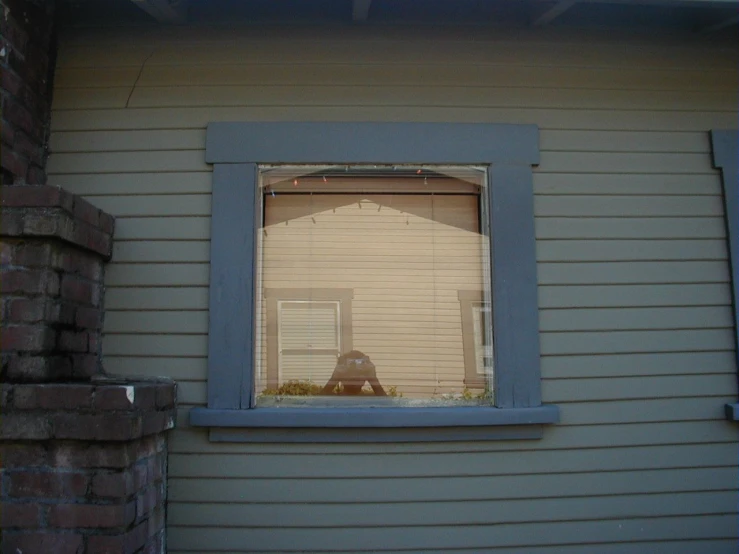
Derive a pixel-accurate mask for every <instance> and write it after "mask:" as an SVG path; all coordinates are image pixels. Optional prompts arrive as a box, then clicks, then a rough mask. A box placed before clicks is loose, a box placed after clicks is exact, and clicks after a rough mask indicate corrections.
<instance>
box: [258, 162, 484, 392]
mask: <svg viewBox="0 0 739 554" xmlns="http://www.w3.org/2000/svg"><path fill="white" fill-rule="evenodd" d="M260 186H261V194H260V198H261V200H262V206H261V208H262V214H263V224H262V227H261V229H260V232H259V241H258V242H259V244H258V249H259V254H258V261H259V264H258V278H257V283H258V285H257V291H256V299H257V319H258V325H257V349H256V360H255V362H256V372H255V375H256V382H255V395H256V405H257V406H275V405H277V406H295V405H300V406H343V405H347V404H356V405H387V404H391V405H399V406H420V405H427V406H448V405H467V404H472V405H476V404H489V403H491V401H492V372H493V367H492V342H491V341H492V322H491V315H490V314H491V310H490V308H489V306H490V305H491V304H490V294H489V291H490V242H489V231H488V229H487V226H486V225H484V224H483V222H486V221H487V217H486V216H485V213H486V207H485V206H484V200H485V198H486V197H487V196H486V195H485V194H483V192H484V191H483V188H484V186H485V173H484V171H483V170H481V169H479V168H461V167H453V168H442V167H405V166H403V167H376V166H373V167H344V166H342V167H321V168H306V167H285V166H281V167H265V168H262V173H261V183H260ZM465 295H473V296H474V297H476V298H477V299H478V301H477V302H471V301H461V300H460V299H461V298H462V297H463V296H465ZM470 364H472V367H473V368H475V369H474V370H473V373H474V374H475V375H477V376H478V377H477V378H476V379H472V380H471V379H469V367H470Z"/></svg>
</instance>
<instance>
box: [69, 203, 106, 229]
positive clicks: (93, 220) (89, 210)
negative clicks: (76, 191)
mask: <svg viewBox="0 0 739 554" xmlns="http://www.w3.org/2000/svg"><path fill="white" fill-rule="evenodd" d="M74 215H75V217H78V218H79V219H81V220H82V221H84V222H85V223H89V224H90V225H94V226H95V227H97V226H98V225H99V224H100V210H98V209H97V208H96V207H95V206H93V205H92V204H90V203H89V202H87V201H86V200H84V199H82V198H79V197H78V198H76V199H75V201H74Z"/></svg>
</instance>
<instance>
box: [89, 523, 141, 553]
mask: <svg viewBox="0 0 739 554" xmlns="http://www.w3.org/2000/svg"><path fill="white" fill-rule="evenodd" d="M148 530H149V529H148V525H147V522H146V521H144V522H142V523H140V524H139V525H137V526H136V527H134V528H133V529H131V530H130V531H129V532H128V533H125V534H122V535H92V536H90V538H89V539H87V553H86V554H129V553H131V552H136V551H137V550H139V549H140V548H141V547H143V546H144V544H145V543H146V539H147V538H148V537H147V532H148Z"/></svg>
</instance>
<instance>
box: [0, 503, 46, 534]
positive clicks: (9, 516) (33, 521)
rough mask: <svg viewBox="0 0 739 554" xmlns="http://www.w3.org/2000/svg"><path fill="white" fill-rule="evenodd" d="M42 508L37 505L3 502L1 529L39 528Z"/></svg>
mask: <svg viewBox="0 0 739 554" xmlns="http://www.w3.org/2000/svg"><path fill="white" fill-rule="evenodd" d="M40 516H41V506H39V505H38V504H36V503H33V504H28V503H23V504H11V503H9V502H3V503H2V506H0V527H2V528H3V529H8V528H10V527H21V528H25V529H34V528H38V527H39V522H40Z"/></svg>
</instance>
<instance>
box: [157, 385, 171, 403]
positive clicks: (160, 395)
mask: <svg viewBox="0 0 739 554" xmlns="http://www.w3.org/2000/svg"><path fill="white" fill-rule="evenodd" d="M174 403H175V384H174V383H159V384H158V385H157V392H156V405H157V408H171V407H174Z"/></svg>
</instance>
